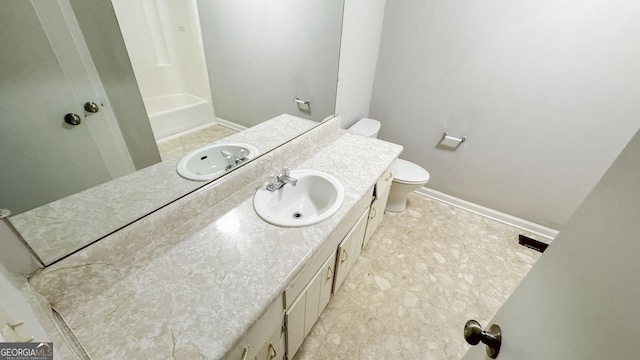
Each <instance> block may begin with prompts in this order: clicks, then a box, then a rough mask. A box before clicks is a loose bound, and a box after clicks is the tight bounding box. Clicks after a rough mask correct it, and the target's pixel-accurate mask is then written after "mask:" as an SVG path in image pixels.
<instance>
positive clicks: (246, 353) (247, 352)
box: [241, 345, 251, 360]
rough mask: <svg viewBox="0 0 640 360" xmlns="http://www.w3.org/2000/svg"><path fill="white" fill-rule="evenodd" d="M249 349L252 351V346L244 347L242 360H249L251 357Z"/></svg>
mask: <svg viewBox="0 0 640 360" xmlns="http://www.w3.org/2000/svg"><path fill="white" fill-rule="evenodd" d="M249 349H251V346H249V345H247V346H245V347H244V350H243V351H242V359H241V360H247V355H249Z"/></svg>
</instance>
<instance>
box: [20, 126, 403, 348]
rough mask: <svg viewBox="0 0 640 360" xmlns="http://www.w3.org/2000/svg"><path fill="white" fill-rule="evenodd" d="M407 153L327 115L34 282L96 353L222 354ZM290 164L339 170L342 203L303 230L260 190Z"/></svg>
mask: <svg viewBox="0 0 640 360" xmlns="http://www.w3.org/2000/svg"><path fill="white" fill-rule="evenodd" d="M401 151H402V147H401V146H399V145H395V144H390V143H387V142H384V141H380V140H376V139H371V138H366V137H362V136H358V135H353V134H350V133H347V132H345V131H344V130H340V129H339V120H337V119H334V120H330V121H328V122H326V123H324V124H322V125H320V126H318V127H316V128H315V129H314V130H313V131H310V132H307V133H305V134H304V135H302V136H300V137H298V138H296V139H294V140H293V141H291V142H289V143H288V144H287V145H286V146H283V147H279V148H277V149H275V150H274V151H273V152H270V153H269V154H266V155H265V156H264V157H260V158H258V159H256V160H255V161H253V162H251V163H250V164H248V165H245V166H243V167H241V168H240V169H238V170H237V171H235V172H233V173H232V174H230V175H229V176H226V177H225V178H223V179H220V181H217V182H214V183H212V184H210V185H208V186H205V187H203V188H202V189H200V190H198V191H196V192H194V193H191V194H189V195H188V196H186V197H184V198H182V199H180V200H178V201H177V202H175V203H173V204H171V205H170V206H168V207H165V208H163V209H160V210H159V211H157V212H155V213H153V214H151V215H149V217H147V218H144V219H142V220H140V221H139V222H137V223H134V224H132V225H130V226H128V227H127V228H125V229H122V230H120V231H118V232H117V233H114V234H112V235H110V236H109V237H106V238H104V239H102V240H101V241H99V242H97V243H95V244H93V245H91V246H89V247H87V248H85V249H83V250H81V251H79V252H77V253H75V254H73V255H71V256H69V257H67V258H66V259H64V260H62V261H60V262H58V263H56V264H54V265H51V266H49V267H47V268H45V269H44V270H41V271H39V272H37V273H36V274H34V275H32V276H31V277H30V278H29V283H30V284H31V285H32V286H33V288H34V289H35V291H37V293H38V294H39V295H40V296H42V297H43V298H45V299H46V300H47V301H48V302H49V303H50V304H51V305H52V306H53V307H54V308H56V310H57V311H58V312H59V313H60V314H61V316H62V317H63V318H64V320H65V322H66V324H67V325H68V326H69V327H70V328H71V329H72V331H73V333H74V334H75V335H76V336H77V338H78V339H79V340H80V341H81V343H82V345H83V347H84V349H86V351H87V353H89V355H90V356H91V357H92V358H94V359H140V358H146V357H148V354H149V353H150V352H153V354H154V356H155V357H158V358H171V357H172V356H174V357H176V358H184V359H186V358H189V359H222V358H224V357H225V355H226V354H227V353H228V352H229V351H231V349H232V348H233V347H234V346H235V345H236V344H238V342H239V341H240V339H241V337H242V335H243V334H245V333H246V332H247V331H248V330H249V328H250V327H251V326H252V325H253V324H254V323H255V322H256V321H257V320H258V319H259V317H260V316H261V315H262V314H263V313H264V311H265V310H266V309H267V307H268V306H269V305H270V304H272V303H273V301H274V300H275V299H276V298H277V297H279V296H282V291H283V290H284V288H285V286H286V285H287V284H288V283H289V282H290V281H291V280H292V279H293V277H295V275H296V274H297V273H298V272H299V271H300V270H301V269H302V268H303V267H304V266H305V264H307V263H308V262H309V261H310V259H311V258H312V257H313V255H314V253H315V252H317V251H318V249H319V248H320V247H321V245H322V244H323V242H324V241H326V240H327V239H328V238H329V235H330V234H331V233H332V232H333V231H334V230H335V229H336V228H337V227H338V225H339V224H340V222H341V221H342V220H343V219H345V218H346V217H347V215H348V214H349V213H350V212H351V211H352V210H353V209H354V207H355V206H356V204H357V203H358V202H359V201H360V199H362V198H363V196H364V195H365V194H366V193H368V191H369V190H370V189H371V187H372V186H373V184H374V183H375V182H376V180H377V179H378V178H379V177H380V176H381V175H382V174H383V173H384V171H385V170H386V169H387V167H388V166H389V165H390V164H391V163H392V161H393V160H394V159H395V158H396V157H397V156H398V155H399V154H400V152H401ZM283 165H291V166H292V167H293V168H300V169H304V168H311V169H317V170H320V171H326V172H328V173H330V174H331V175H333V176H335V177H336V178H338V180H339V181H340V182H342V184H343V186H344V188H345V200H344V203H343V204H342V207H341V208H340V209H339V210H338V212H337V213H336V214H335V215H334V216H333V217H332V218H330V219H327V220H325V221H324V222H321V223H319V224H316V225H312V226H309V227H304V228H280V227H276V226H273V225H269V224H267V223H265V222H264V221H262V220H260V219H259V218H258V216H257V215H256V214H255V211H254V210H253V202H252V200H253V194H254V193H255V190H256V189H257V188H259V187H260V186H262V185H263V184H264V179H266V177H267V175H268V174H269V173H270V172H272V171H273V170H274V168H275V169H278V168H281V167H282V166H283ZM336 246H337V243H336Z"/></svg>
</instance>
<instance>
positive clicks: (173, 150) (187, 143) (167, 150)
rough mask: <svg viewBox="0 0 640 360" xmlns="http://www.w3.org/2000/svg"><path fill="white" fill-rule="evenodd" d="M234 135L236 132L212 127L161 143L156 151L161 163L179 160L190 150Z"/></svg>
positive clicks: (217, 126)
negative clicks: (158, 153) (158, 152)
mask: <svg viewBox="0 0 640 360" xmlns="http://www.w3.org/2000/svg"><path fill="white" fill-rule="evenodd" d="M235 133H237V131H236V130H233V129H230V128H228V127H225V126H222V125H213V126H210V127H208V128H206V129H202V130H199V131H195V132H192V133H190V134H186V135H183V136H180V137H178V138H175V139H171V140H167V141H164V142H161V143H159V144H158V151H160V157H162V160H163V161H167V160H175V159H180V158H181V157H182V156H184V155H186V154H187V153H188V152H189V151H191V150H195V149H197V148H199V147H201V146H204V145H207V144H211V143H212V142H214V141H217V140H220V139H224V138H226V137H227V136H231V135H233V134H235Z"/></svg>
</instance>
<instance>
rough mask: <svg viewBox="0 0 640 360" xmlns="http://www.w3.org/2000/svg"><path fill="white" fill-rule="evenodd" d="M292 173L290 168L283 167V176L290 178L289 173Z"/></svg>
mask: <svg viewBox="0 0 640 360" xmlns="http://www.w3.org/2000/svg"><path fill="white" fill-rule="evenodd" d="M290 172H291V170H290V169H289V167H288V166H283V167H282V175H284V176H289V173H290Z"/></svg>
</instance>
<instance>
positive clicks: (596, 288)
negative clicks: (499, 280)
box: [460, 133, 640, 360]
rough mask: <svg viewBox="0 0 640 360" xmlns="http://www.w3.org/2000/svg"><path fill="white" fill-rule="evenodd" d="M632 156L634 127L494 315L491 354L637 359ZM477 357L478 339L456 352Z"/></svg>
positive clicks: (637, 173) (637, 215) (637, 165)
mask: <svg viewBox="0 0 640 360" xmlns="http://www.w3.org/2000/svg"><path fill="white" fill-rule="evenodd" d="M638 159H640V133H636V134H635V136H634V137H633V138H632V139H631V141H630V143H629V144H628V145H627V147H626V148H625V149H624V150H623V151H622V153H621V154H620V155H619V156H618V158H617V159H616V160H615V162H614V163H613V165H612V166H611V167H610V168H609V170H607V172H606V173H605V175H604V176H603V178H602V179H601V180H600V182H599V183H598V184H597V185H596V187H595V188H594V189H593V190H592V191H591V193H590V194H589V196H588V197H587V198H586V200H585V201H584V202H583V203H582V205H581V206H580V207H579V208H578V210H577V211H576V213H575V214H574V215H573V216H572V218H571V219H570V220H569V222H568V224H567V225H566V226H565V228H563V229H562V230H561V232H560V234H559V235H558V237H557V238H556V240H554V242H553V243H552V244H551V246H550V247H549V248H548V249H547V251H546V252H545V253H544V255H543V256H542V257H541V258H540V260H539V261H538V262H537V263H536V264H535V265H534V267H533V268H532V269H531V271H530V272H529V274H527V276H526V277H525V278H524V280H523V281H522V283H521V284H520V286H519V287H518V288H517V289H516V291H515V292H514V293H513V294H512V295H511V296H510V297H509V299H508V300H507V301H506V302H505V304H504V305H503V306H502V308H501V309H500V310H499V311H498V313H497V314H496V315H495V317H494V319H493V320H492V323H495V324H498V325H499V326H500V327H501V329H502V339H503V340H502V346H501V350H500V353H499V354H498V357H497V359H503V360H509V359H518V360H527V359H536V360H538V359H545V360H555V359H558V360H569V359H580V360H586V359H598V360H600V359H638V358H640V341H638V329H639V328H640V275H639V269H640V261H639V260H638V258H639V256H640V241H639V240H640V235H639V234H640V221H639V220H640V161H638ZM496 276H499V274H496ZM460 325H461V330H460V336H462V325H463V324H460ZM482 325H483V326H484V327H485V328H486V327H487V326H488V325H489V324H482ZM485 358H486V355H485V349H484V345H482V344H479V345H478V346H475V347H473V348H472V349H471V350H470V351H469V352H468V353H467V354H466V356H465V357H464V359H465V360H472V359H474V360H475V359H485Z"/></svg>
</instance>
